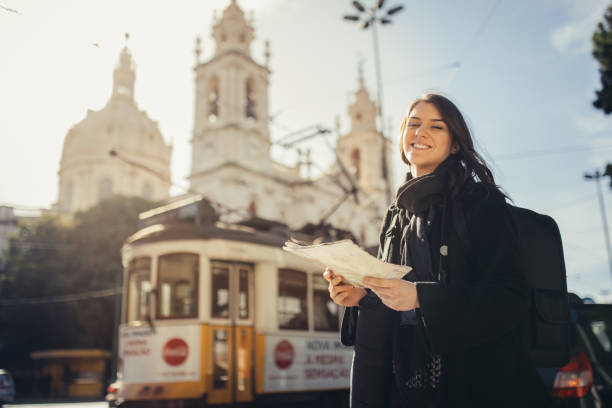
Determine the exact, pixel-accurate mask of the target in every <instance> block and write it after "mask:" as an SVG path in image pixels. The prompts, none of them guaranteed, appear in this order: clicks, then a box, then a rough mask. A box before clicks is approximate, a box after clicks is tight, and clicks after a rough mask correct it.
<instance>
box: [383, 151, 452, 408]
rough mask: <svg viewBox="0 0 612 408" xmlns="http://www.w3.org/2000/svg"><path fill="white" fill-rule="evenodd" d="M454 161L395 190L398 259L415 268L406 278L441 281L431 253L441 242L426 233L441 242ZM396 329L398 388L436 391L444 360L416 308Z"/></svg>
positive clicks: (403, 315)
mask: <svg viewBox="0 0 612 408" xmlns="http://www.w3.org/2000/svg"><path fill="white" fill-rule="evenodd" d="M454 164H456V161H455V160H454V159H452V158H449V159H447V160H445V161H444V162H442V163H441V164H440V165H439V166H438V167H437V168H436V170H435V171H434V172H433V173H430V174H426V175H424V176H421V177H415V178H412V177H411V175H410V174H408V176H407V178H406V181H405V182H404V183H403V184H402V185H401V186H400V187H399V189H398V191H397V196H396V199H395V205H396V206H397V208H398V212H397V217H398V219H397V220H396V221H397V224H399V228H401V241H400V250H399V255H400V259H399V260H398V261H399V263H400V264H402V265H409V266H411V267H412V268H413V269H412V271H411V272H410V273H409V274H408V275H406V276H405V277H404V279H406V280H408V281H411V282H437V281H440V280H443V279H444V275H445V273H444V268H443V262H442V259H441V258H440V262H439V264H438V265H437V266H438V267H437V268H434V263H433V262H432V256H435V255H434V254H436V253H437V251H435V252H434V251H432V249H436V250H437V249H440V253H444V254H446V250H445V249H443V246H444V245H445V242H432V241H431V240H430V237H431V236H432V235H436V236H438V235H437V233H439V236H440V239H441V241H444V240H445V238H444V237H445V234H444V232H443V224H444V221H445V220H444V219H445V212H446V211H445V210H446V203H447V197H448V191H449V189H448V180H449V177H448V169H449V167H451V166H453V165H454ZM438 228H439V230H438V231H436V230H435V229H438ZM432 246H435V248H432ZM434 269H435V270H434ZM397 330H398V335H397V336H394V337H395V339H396V341H397V343H398V344H396V345H395V347H394V349H395V354H396V357H397V358H396V361H397V362H398V364H399V366H400V367H398V368H399V370H398V371H399V372H398V374H399V378H400V380H401V387H400V388H401V389H403V391H404V392H408V393H410V392H413V391H416V390H418V395H421V396H422V395H423V392H425V393H428V392H431V393H434V392H435V391H436V389H437V388H439V385H440V376H441V370H442V360H441V357H440V356H439V355H434V354H433V353H432V352H431V348H430V346H429V341H428V340H427V337H426V329H425V327H424V323H423V320H422V318H421V315H420V312H419V310H412V311H408V312H401V313H400V324H399V327H398V329H397ZM432 398H434V397H433V396H432ZM409 399H410V398H409Z"/></svg>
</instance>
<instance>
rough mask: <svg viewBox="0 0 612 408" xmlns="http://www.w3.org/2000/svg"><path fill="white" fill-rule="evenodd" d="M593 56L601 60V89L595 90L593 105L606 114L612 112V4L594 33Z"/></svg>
mask: <svg viewBox="0 0 612 408" xmlns="http://www.w3.org/2000/svg"><path fill="white" fill-rule="evenodd" d="M593 57H595V59H596V60H597V61H598V62H599V74H600V81H601V90H599V91H595V94H596V95H597V99H596V100H595V101H594V102H593V106H595V107H596V108H597V109H601V110H603V111H604V113H605V114H609V113H610V112H612V5H611V6H608V8H607V9H606V12H605V14H604V20H603V21H601V22H600V23H599V24H597V29H596V30H595V32H594V33H593Z"/></svg>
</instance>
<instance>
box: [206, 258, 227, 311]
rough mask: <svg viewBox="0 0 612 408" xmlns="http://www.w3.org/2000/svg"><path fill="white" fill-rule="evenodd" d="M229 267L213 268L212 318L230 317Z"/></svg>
mask: <svg viewBox="0 0 612 408" xmlns="http://www.w3.org/2000/svg"><path fill="white" fill-rule="evenodd" d="M229 273H230V270H229V266H227V265H215V266H213V267H212V296H211V297H210V299H211V301H212V304H211V306H212V307H211V315H212V317H220V318H228V317H229V312H230V310H229Z"/></svg>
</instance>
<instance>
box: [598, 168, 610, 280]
mask: <svg viewBox="0 0 612 408" xmlns="http://www.w3.org/2000/svg"><path fill="white" fill-rule="evenodd" d="M600 178H601V174H600V173H599V170H598V171H596V172H595V183H596V184H597V197H598V198H599V209H600V210H601V220H602V224H603V228H604V236H605V237H606V250H607V251H608V265H609V268H610V276H611V277H612V250H610V233H609V232H608V220H607V218H606V210H605V206H604V200H603V193H602V192H601V184H599V179H600Z"/></svg>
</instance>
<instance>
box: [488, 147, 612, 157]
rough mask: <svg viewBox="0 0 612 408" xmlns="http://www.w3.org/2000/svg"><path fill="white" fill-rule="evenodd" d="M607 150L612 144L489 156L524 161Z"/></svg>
mask: <svg viewBox="0 0 612 408" xmlns="http://www.w3.org/2000/svg"><path fill="white" fill-rule="evenodd" d="M607 149H612V144H608V145H591V146H585V145H574V146H562V147H556V148H552V149H541V150H530V151H525V152H518V153H510V154H501V155H494V154H492V155H491V156H493V158H494V159H495V160H516V159H526V158H529V157H536V156H548V155H551V154H564V153H573V152H576V151H590V150H607Z"/></svg>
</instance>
